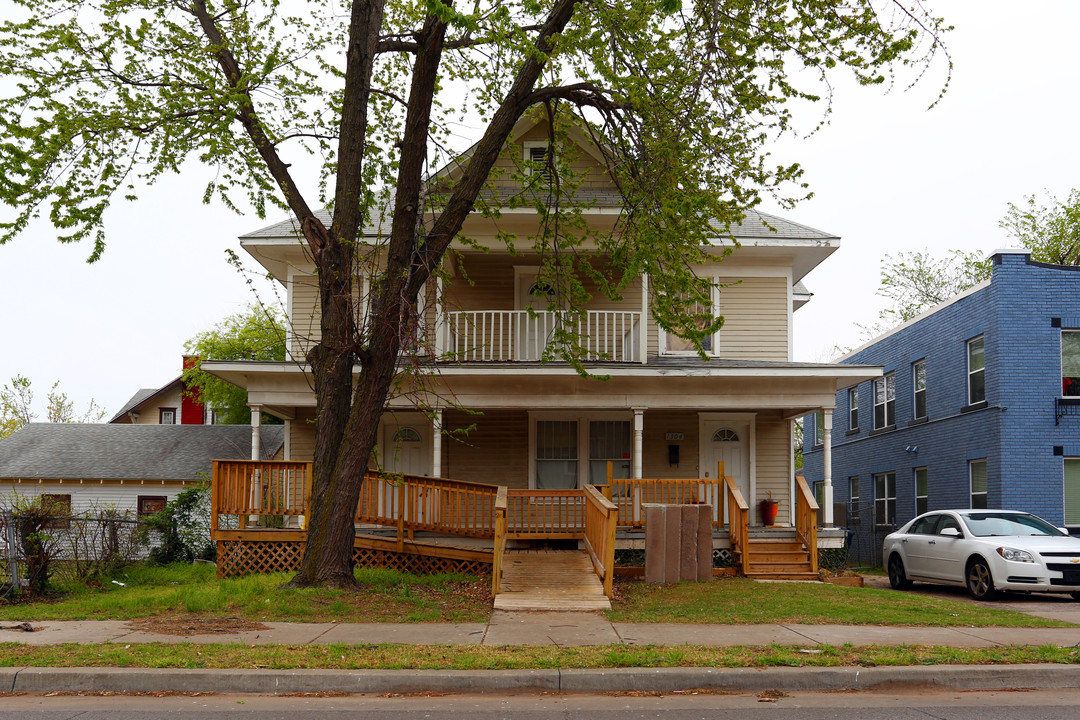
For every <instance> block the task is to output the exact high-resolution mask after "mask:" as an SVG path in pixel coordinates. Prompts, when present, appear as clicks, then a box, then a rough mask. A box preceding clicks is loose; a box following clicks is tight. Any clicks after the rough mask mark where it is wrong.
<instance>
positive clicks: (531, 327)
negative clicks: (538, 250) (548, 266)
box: [515, 274, 556, 360]
mask: <svg viewBox="0 0 1080 720" xmlns="http://www.w3.org/2000/svg"><path fill="white" fill-rule="evenodd" d="M550 303H551V288H550V287H548V285H547V283H545V282H544V281H542V280H539V279H538V278H537V276H536V275H524V274H523V275H521V276H520V278H519V285H518V309H519V310H522V311H526V312H521V313H518V315H517V318H518V322H517V333H516V334H517V345H518V351H517V354H516V357H515V359H516V360H539V359H540V358H541V357H542V356H543V354H544V349H545V348H547V344H548V343H549V342H551V337H552V333H554V332H555V319H556V315H555V313H552V312H549V311H548V305H550ZM529 308H532V309H533V310H534V311H535V312H534V315H533V316H532V317H530V316H529V314H528V312H527V310H528V309H529Z"/></svg>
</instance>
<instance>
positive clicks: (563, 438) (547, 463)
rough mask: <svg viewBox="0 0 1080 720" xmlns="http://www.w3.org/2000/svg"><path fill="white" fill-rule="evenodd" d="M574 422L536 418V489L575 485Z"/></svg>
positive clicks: (572, 486) (575, 428)
mask: <svg viewBox="0 0 1080 720" xmlns="http://www.w3.org/2000/svg"><path fill="white" fill-rule="evenodd" d="M577 426H578V425H577V421H576V420H537V421H536V488H537V489H538V490H567V489H574V488H576V487H577V484H578V483H577V472H578V447H577Z"/></svg>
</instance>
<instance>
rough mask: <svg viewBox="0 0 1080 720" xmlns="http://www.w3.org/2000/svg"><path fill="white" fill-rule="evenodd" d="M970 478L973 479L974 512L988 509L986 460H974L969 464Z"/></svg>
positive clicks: (972, 502) (972, 499)
mask: <svg viewBox="0 0 1080 720" xmlns="http://www.w3.org/2000/svg"><path fill="white" fill-rule="evenodd" d="M968 476H969V478H970V479H971V507H972V509H974V510H985V509H986V460H972V461H970V462H969V463H968Z"/></svg>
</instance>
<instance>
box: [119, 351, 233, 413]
mask: <svg viewBox="0 0 1080 720" xmlns="http://www.w3.org/2000/svg"><path fill="white" fill-rule="evenodd" d="M198 361H199V358H197V357H195V356H193V355H185V356H184V362H183V366H184V369H187V368H189V367H193V366H194V365H195V364H197V363H198ZM109 422H110V423H118V424H132V425H212V424H213V423H214V414H213V412H212V411H211V410H210V409H209V408H207V407H206V405H205V403H203V402H202V400H201V399H200V398H199V394H198V392H193V391H191V390H189V389H188V386H187V383H185V382H184V376H183V375H181V376H180V377H178V378H176V379H175V380H172V381H170V382H168V383H166V384H165V385H162V386H161V387H159V388H142V389H141V390H139V391H137V392H136V393H135V394H134V395H132V396H131V399H129V400H128V401H127V402H126V403H124V406H123V407H122V408H120V410H119V411H118V412H117V413H116V414H115V415H113V416H112V418H111V419H110V420H109Z"/></svg>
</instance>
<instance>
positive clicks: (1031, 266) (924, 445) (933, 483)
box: [804, 250, 1080, 532]
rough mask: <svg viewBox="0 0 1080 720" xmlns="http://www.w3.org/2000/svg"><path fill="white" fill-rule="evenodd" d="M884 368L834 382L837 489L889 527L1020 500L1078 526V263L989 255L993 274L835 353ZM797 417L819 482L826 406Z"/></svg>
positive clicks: (844, 504)
mask: <svg viewBox="0 0 1080 720" xmlns="http://www.w3.org/2000/svg"><path fill="white" fill-rule="evenodd" d="M841 362H843V363H855V364H860V365H880V366H882V368H883V373H884V374H883V377H881V378H879V379H875V380H872V381H869V382H864V383H862V384H860V385H857V386H854V387H852V388H847V389H844V390H841V391H839V392H838V393H837V395H836V407H835V409H834V410H833V412H832V437H831V454H832V462H831V465H832V473H831V480H832V488H833V500H834V503H835V504H836V506H837V507H838V508H840V512H838V513H837V524H838V525H841V524H844V516H845V515H846V514H847V513H844V512H843V510H844V509H845V508H846V509H848V510H852V511H854V510H856V509H862V511H863V512H862V513H861V515H862V517H867V516H868V513H867V512H866V510H868V509H872V510H873V512H874V516H873V517H874V518H875V520H874V524H875V525H877V526H879V527H880V526H897V525H900V524H903V523H904V522H906V521H907V520H910V519H911V518H913V517H915V516H916V515H917V514H919V513H922V512H925V511H927V510H936V509H943V508H967V507H990V508H1008V509H1022V510H1027V511H1030V512H1033V513H1036V514H1038V515H1041V516H1042V517H1045V518H1046V519H1047V520H1050V521H1051V522H1053V523H1055V524H1057V525H1064V526H1067V527H1069V528H1071V529H1075V530H1076V531H1077V532H1080V267H1071V266H1070V267H1066V266H1059V265H1047V264H1044V263H1038V262H1033V261H1031V260H1030V258H1029V255H1028V252H1027V251H1026V250H1000V251H997V252H996V253H994V255H993V272H992V275H991V278H990V280H988V281H985V282H983V283H980V284H979V285H976V286H975V287H973V288H970V289H969V290H967V291H965V292H964V293H961V294H960V295H958V296H956V297H955V298H953V299H952V300H949V301H948V302H946V303H944V304H942V305H939V306H937V307H935V308H932V309H931V310H929V311H927V312H925V313H923V314H922V315H919V316H918V317H916V318H914V319H912V320H911V321H909V322H907V323H905V324H903V325H901V326H900V327H898V328H896V329H895V330H892V331H890V332H889V333H887V334H885V335H883V336H881V337H879V338H877V339H876V340H874V341H873V342H871V343H869V344H867V345H865V346H863V347H861V348H859V349H858V350H855V351H853V352H852V353H850V354H848V355H847V356H845V357H844V358H842V359H841ZM804 422H805V425H804V427H805V432H804V438H805V448H804V453H805V455H804V457H805V466H804V473H805V477H806V479H807V481H809V482H810V483H812V484H818V485H821V484H823V481H824V447H823V446H824V438H823V436H822V435H823V433H822V426H823V425H824V412H822V413H818V414H817V415H810V416H807V417H806V418H805V419H804Z"/></svg>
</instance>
